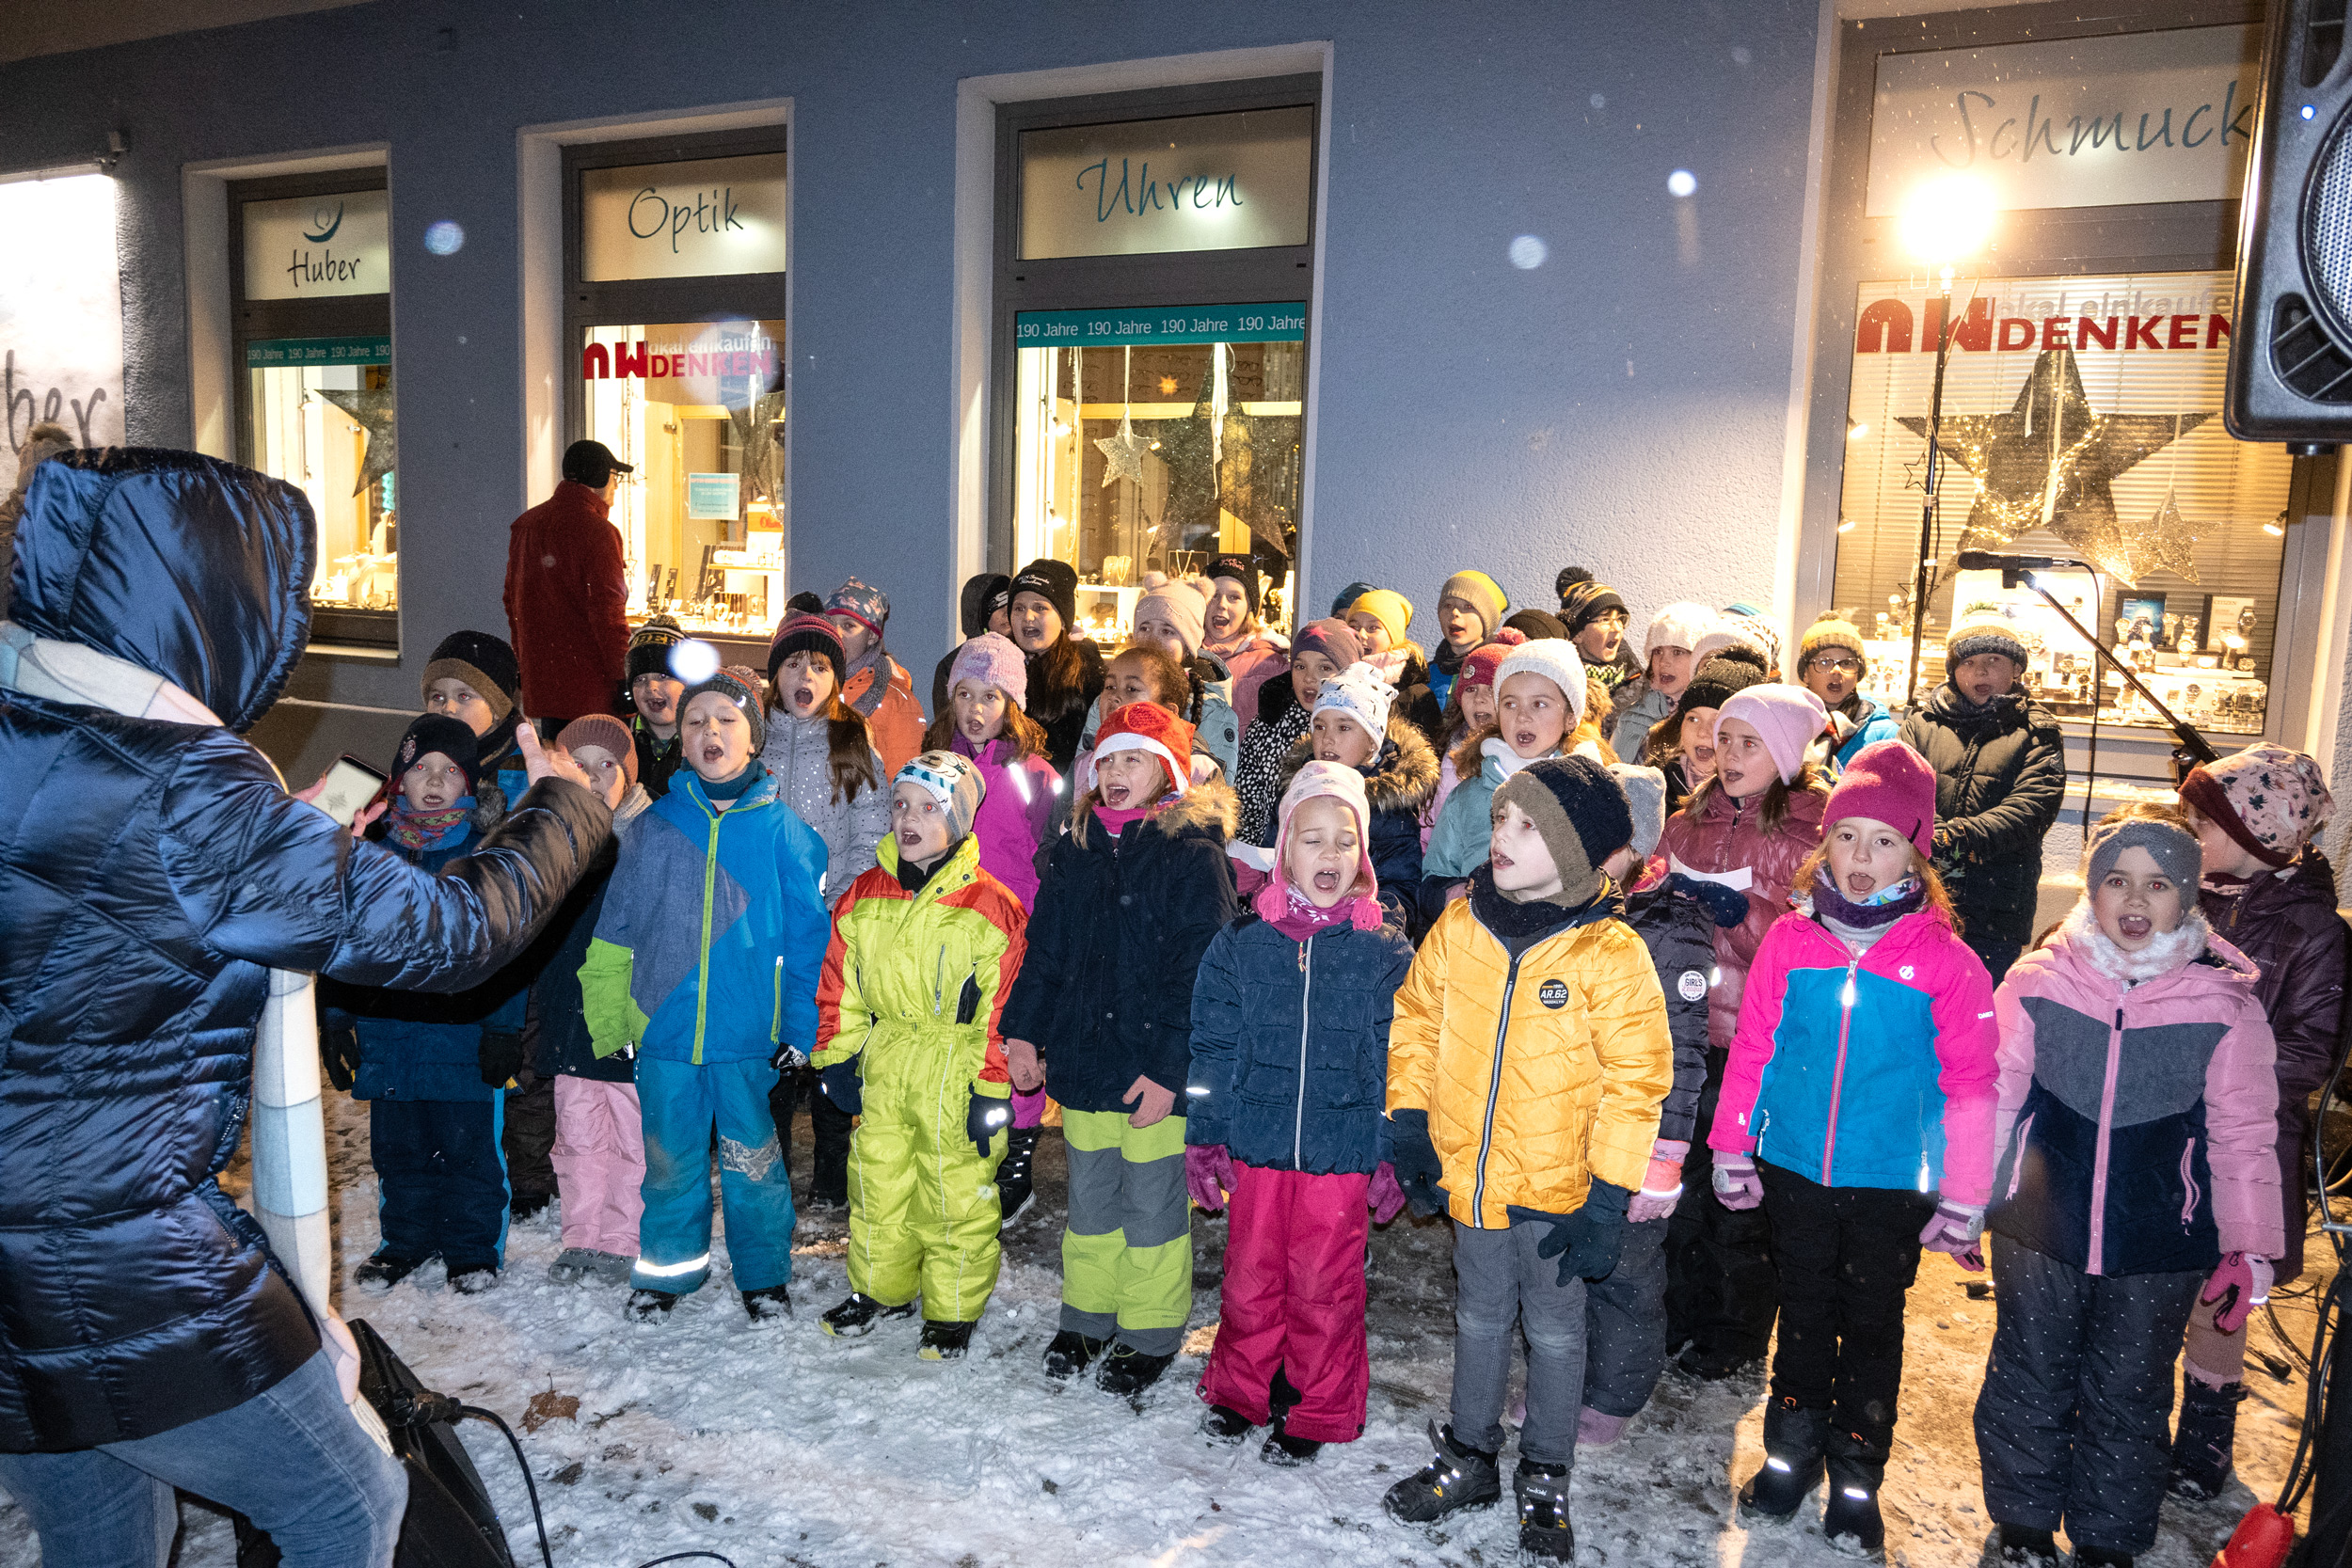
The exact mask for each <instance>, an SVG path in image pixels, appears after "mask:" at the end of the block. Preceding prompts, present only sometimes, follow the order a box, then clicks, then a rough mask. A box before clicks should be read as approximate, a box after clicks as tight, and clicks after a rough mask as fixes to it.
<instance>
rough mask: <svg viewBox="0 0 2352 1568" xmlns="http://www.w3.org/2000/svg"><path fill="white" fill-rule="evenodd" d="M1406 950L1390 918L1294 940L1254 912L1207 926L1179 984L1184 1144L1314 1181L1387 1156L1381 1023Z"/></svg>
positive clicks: (1391, 1010)
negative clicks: (1194, 972) (1213, 1147)
mask: <svg viewBox="0 0 2352 1568" xmlns="http://www.w3.org/2000/svg"><path fill="white" fill-rule="evenodd" d="M1412 967H1413V946H1412V943H1410V942H1406V940H1405V934H1404V932H1403V931H1401V930H1400V929H1398V927H1396V926H1395V925H1394V924H1393V923H1391V924H1390V925H1387V926H1384V927H1381V928H1380V929H1379V930H1376V931H1360V930H1358V929H1357V928H1356V927H1353V926H1347V925H1341V926H1333V927H1326V928H1325V929H1323V930H1321V931H1318V932H1316V933H1315V934H1314V936H1313V937H1311V938H1310V939H1309V940H1308V941H1306V942H1299V941H1297V940H1295V938H1292V937H1288V936H1285V935H1283V934H1282V932H1281V931H1279V929H1277V928H1276V927H1273V926H1270V925H1268V924H1267V923H1266V922H1265V921H1263V920H1262V919H1260V918H1259V917H1258V916H1257V915H1255V914H1245V915H1243V916H1242V917H1241V918H1240V919H1238V920H1236V921H1234V922H1233V923H1232V925H1230V926H1228V927H1225V928H1224V929H1223V930H1221V931H1219V932H1218V933H1217V934H1216V937H1214V938H1213V939H1211V941H1210V942H1209V950H1208V953H1207V954H1206V955H1205V956H1204V957H1203V958H1201V960H1200V975H1199V977H1198V978H1197V979H1196V980H1195V981H1194V982H1193V989H1192V1077H1191V1081H1190V1083H1189V1085H1187V1087H1186V1091H1185V1098H1186V1107H1185V1112H1184V1115H1185V1117H1186V1118H1187V1120H1186V1121H1185V1124H1184V1141H1185V1142H1186V1143H1193V1144H1222V1145H1224V1146H1225V1147H1226V1148H1228V1149H1230V1150H1231V1151H1232V1156H1233V1158H1234V1159H1236V1160H1239V1161H1241V1162H1242V1163H1243V1164H1249V1165H1258V1166H1262V1167H1264V1168H1267V1169H1272V1170H1298V1171H1305V1172H1308V1173H1309V1174H1311V1175H1315V1176H1324V1175H1329V1174H1331V1173H1332V1172H1335V1171H1339V1172H1344V1171H1362V1172H1370V1171H1371V1170H1372V1169H1373V1167H1374V1166H1375V1165H1377V1164H1379V1163H1380V1162H1381V1161H1383V1160H1385V1159H1387V1158H1388V1157H1389V1151H1388V1148H1387V1147H1386V1142H1387V1136H1388V1126H1389V1123H1388V1117H1387V1116H1386V1115H1385V1114H1384V1113H1385V1111H1386V1107H1387V1104H1388V1093H1389V1023H1390V1022H1391V1019H1393V1018H1394V1017H1395V1014H1396V989H1397V987H1399V986H1401V985H1403V984H1404V983H1405V975H1406V972H1407V971H1409V970H1410V969H1411V968H1412Z"/></svg>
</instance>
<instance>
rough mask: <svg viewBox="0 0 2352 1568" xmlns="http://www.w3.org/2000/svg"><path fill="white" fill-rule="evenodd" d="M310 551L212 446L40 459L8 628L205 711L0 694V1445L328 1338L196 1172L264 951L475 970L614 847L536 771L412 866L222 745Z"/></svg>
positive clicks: (403, 971)
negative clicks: (497, 808) (536, 777)
mask: <svg viewBox="0 0 2352 1568" xmlns="http://www.w3.org/2000/svg"><path fill="white" fill-rule="evenodd" d="M317 540H318V529H317V524H316V522H315V521H314V519H313V518H312V516H311V514H310V503H309V502H308V501H306V500H305V499H303V496H302V492H301V491H299V490H297V489H295V488H294V486H293V485H290V484H285V483H280V482H278V481H277V480H274V479H270V478H267V477H266V476H264V475H262V474H257V473H254V472H252V471H251V470H250V469H246V468H240V467H236V466H234V465H233V464H229V463H222V462H219V461H217V460H215V459H213V458H208V457H199V456H196V455H194V454H193V453H187V452H170V451H142V450H136V449H132V450H125V449H119V448H116V449H108V450H106V451H79V452H72V453H69V454H67V455H66V456H63V457H58V458H53V459H51V460H50V461H49V462H46V463H43V464H41V465H40V467H38V468H37V469H35V470H34V476H33V482H32V485H31V487H30V490H29V492H28V494H27V495H26V498H25V510H24V520H23V523H22V526H21V528H20V531H19V532H18V534H17V538H16V560H15V566H14V570H13V574H12V576H11V578H10V586H11V588H12V590H13V604H12V607H11V609H10V610H9V615H10V616H11V618H12V619H13V620H14V621H15V622H16V623H17V624H18V625H19V626H23V627H24V628H25V629H26V630H29V631H31V632H33V633H34V634H36V635H38V636H40V637H44V638H53V639H56V640H58V641H70V642H76V643H80V644H82V645H84V646H86V647H88V648H92V649H95V650H96V651H98V652H100V653H102V654H105V655H108V656H111V657H115V658H118V659H120V660H123V661H124V662H126V663H128V664H131V665H134V666H135V667H137V668H138V669H140V670H144V671H148V672H151V673H154V674H158V675H161V676H162V677H164V678H165V679H167V680H168V681H170V682H172V683H173V684H174V685H175V686H177V687H179V688H180V689H182V690H183V691H185V692H187V693H188V694H189V695H190V696H192V697H194V698H196V699H197V700H198V701H199V702H201V703H202V704H204V705H206V706H207V707H208V708H210V709H211V711H212V712H213V713H214V714H215V715H216V716H217V717H218V719H219V720H220V722H219V723H217V724H204V723H176V722H172V721H166V720H160V719H130V718H124V717H121V716H119V715H118V714H115V713H112V712H109V711H106V710H104V709H101V708H96V707H88V706H83V705H75V704H70V703H62V702H50V701H46V700H43V699H40V698H37V697H28V696H24V695H22V694H8V693H0V909H5V910H6V911H7V914H6V916H5V923H4V924H0V1451H6V1452H10V1453H24V1452H56V1451H61V1450H67V1449H87V1448H93V1447H96V1446H97V1445H99V1444H102V1443H116V1442H122V1441H126V1440H129V1439H135V1438H139V1437H146V1436H151V1435H152V1434H154V1433H160V1432H167V1431H170V1430H171V1429H173V1428H175V1427H179V1426H182V1425H184V1424H186V1423H187V1422H190V1421H194V1420H199V1419H200V1418H204V1417H206V1416H213V1415H217V1414H218V1413H219V1412H221V1411H223V1410H227V1409H229V1408H230V1406H232V1405H237V1404H242V1403H243V1402H246V1400H248V1399H251V1398H252V1397H253V1396H254V1395H256V1394H259V1393H261V1392H262V1390H264V1389H266V1388H269V1387H272V1386H275V1385H277V1384H278V1382H280V1381H282V1380H283V1379H284V1378H285V1377H286V1376H287V1375H288V1374H290V1373H291V1372H293V1371H294V1370H295V1369H296V1368H298V1367H300V1366H301V1365H302V1364H303V1363H304V1362H305V1361H307V1360H309V1359H310V1357H311V1356H312V1355H315V1354H317V1353H318V1346H319V1340H318V1334H317V1332H316V1330H315V1329H314V1328H313V1327H312V1326H311V1323H310V1314H309V1313H308V1311H307V1310H306V1309H305V1308H304V1307H303V1306H302V1303H301V1300H300V1298H299V1297H298V1296H297V1295H296V1294H295V1292H294V1287H293V1286H292V1285H291V1284H290V1283H288V1281H287V1279H286V1277H285V1275H284V1274H283V1273H282V1272H281V1271H280V1270H279V1269H278V1267H277V1266H276V1264H275V1262H274V1260H273V1259H272V1258H271V1257H270V1254H269V1248H268V1243H266V1241H265V1240H264V1239H263V1237H262V1230H261V1227H260V1226H259V1225H258V1224H256V1223H255V1222H254V1220H253V1219H252V1217H251V1216H250V1215H248V1214H246V1212H244V1211H243V1210H241V1209H239V1208H238V1207H237V1206H236V1205H235V1204H234V1203H232V1202H230V1200H229V1198H228V1197H227V1196H224V1195H223V1194H222V1192H221V1190H220V1186H219V1183H218V1180H217V1177H218V1174H219V1172H220V1170H221V1168H222V1167H223V1166H224V1165H226V1164H228V1163H229V1161H230V1158H231V1157H232V1156H233V1155H234V1154H235V1153H236V1150H237V1144H238V1140H239V1137H240V1135H241V1133H242V1132H243V1131H244V1127H245V1118H246V1107H247V1103H248V1098H249V1096H250V1094H251V1092H252V1082H253V1037H254V1032H255V1028H256V1025H257V1024H258V1023H259V1022H260V1019H261V1015H262V1004H263V1002H264V1001H265V1000H266V998H267V995H268V990H269V971H270V969H271V968H273V967H276V968H283V969H290V970H309V971H312V972H315V973H322V974H328V975H331V976H334V977H337V978H341V979H344V980H350V981H354V982H356V983H358V984H362V985H398V986H407V987H413V988H436V989H440V990H451V989H455V988H460V987H465V986H470V985H478V984H480V983H481V982H482V981H483V980H484V979H485V978H487V977H488V976H489V975H491V974H494V973H496V972H497V971H498V970H499V969H500V968H501V967H502V966H503V965H505V964H506V963H508V962H510V961H511V960H512V959H513V958H515V957H516V955H517V954H518V953H520V952H521V951H522V949H523V947H524V946H525V945H526V943H528V942H529V941H530V940H531V936H532V930H533V929H534V927H536V926H537V925H538V924H539V922H540V921H541V920H542V919H544V918H545V916H546V915H547V913H548V911H551V910H552V909H553V908H554V907H555V905H556V904H558V903H560V902H561V901H562V899H563V897H564V892H565V890H566V889H567V888H568V887H569V886H570V885H571V882H572V880H573V879H574V878H575V877H577V876H578V874H579V870H580V865H581V864H582V863H585V861H586V860H587V858H588V856H589V855H590V854H592V853H593V852H594V851H595V849H596V846H597V845H598V844H599V843H600V842H602V841H603V839H604V838H605V836H606V834H607V832H608V824H609V823H610V821H611V814H610V813H609V812H607V811H606V809H605V806H604V803H603V802H602V801H601V800H597V799H596V797H594V796H593V795H591V794H590V793H589V792H588V791H587V790H585V789H582V788H580V786H579V785H577V784H567V783H564V781H563V780H560V779H550V780H548V781H547V782H546V783H544V784H539V785H537V786H536V787H534V788H532V790H530V791H529V792H528V793H527V794H525V795H524V796H523V798H522V799H521V800H519V801H517V802H516V808H515V809H514V810H512V811H511V812H510V813H509V814H508V816H507V818H506V820H505V821H504V822H503V823H502V824H501V826H500V827H499V829H498V830H497V831H496V832H493V833H492V834H491V835H490V837H489V839H488V841H487V842H486V843H485V844H484V845H483V846H482V847H481V849H480V851H479V852H478V853H476V854H474V855H471V856H469V857H468V858H466V859H464V860H461V861H458V862H456V863H454V864H453V865H451V866H449V867H448V868H447V869H446V870H445V871H444V872H443V873H442V874H441V875H440V876H438V877H430V876H427V875H425V874H424V873H423V872H422V871H420V870H419V869H418V868H417V867H415V866H413V865H410V864H409V863H406V862H405V861H403V860H402V859H401V858H400V857H399V856H397V855H395V854H393V853H391V852H390V851H389V850H388V849H385V848H383V847H380V846H378V845H373V844H358V845H355V844H353V843H352V840H351V835H350V834H349V833H347V832H343V830H342V829H341V828H339V827H337V826H336V825H335V823H334V822H333V821H332V820H331V819H329V818H328V817H327V816H326V814H325V813H324V812H321V811H319V810H318V809H317V808H316V807H314V806H310V805H307V804H305V803H303V802H302V801H300V800H294V799H293V798H292V797H290V796H289V795H288V794H287V793H286V790H285V786H284V784H281V783H280V782H279V780H278V772H277V769H275V768H272V767H271V766H270V765H269V763H268V761H267V760H266V759H265V758H263V757H262V754H261V753H260V752H257V751H255V750H254V749H253V748H252V747H251V746H250V745H248V744H247V743H246V741H245V740H244V739H242V738H241V737H240V733H239V732H241V731H243V730H244V729H245V728H246V726H248V725H250V724H251V723H252V722H253V721H255V720H256V719H259V718H260V717H261V716H262V713H264V712H265V711H267V710H268V708H269V706H270V704H271V703H272V702H273V701H274V700H275V699H276V698H277V695H278V689H280V688H281V687H282V686H283V685H284V684H285V680H286V677H287V675H288V673H290V672H291V671H292V670H293V669H294V664H295V662H296V661H297V660H299V659H300V658H301V657H302V652H303V647H304V645H305V643H306V641H308V638H309V634H310V592H309V589H310V573H311V567H312V564H313V559H314V555H315V552H316V549H317ZM5 657H6V656H5V655H0V658H5Z"/></svg>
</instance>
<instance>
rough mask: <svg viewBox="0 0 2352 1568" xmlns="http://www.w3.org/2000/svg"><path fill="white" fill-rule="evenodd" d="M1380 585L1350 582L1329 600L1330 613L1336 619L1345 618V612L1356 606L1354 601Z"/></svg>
mask: <svg viewBox="0 0 2352 1568" xmlns="http://www.w3.org/2000/svg"><path fill="white" fill-rule="evenodd" d="M1379 586H1380V585H1379V584H1378V583H1376V582H1351V583H1349V584H1348V585H1347V586H1346V587H1344V588H1343V589H1341V590H1340V596H1339V597H1338V598H1336V599H1333V600H1332V601H1331V614H1332V616H1333V617H1334V618H1335V619H1337V620H1342V621H1344V620H1345V619H1347V612H1348V611H1349V610H1353V609H1355V608H1356V601H1357V600H1358V599H1360V598H1362V597H1363V596H1364V595H1365V594H1369V593H1371V592H1372V591H1373V590H1374V589H1375V588H1377V587H1379Z"/></svg>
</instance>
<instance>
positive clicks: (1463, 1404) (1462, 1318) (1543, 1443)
mask: <svg viewBox="0 0 2352 1568" xmlns="http://www.w3.org/2000/svg"><path fill="white" fill-rule="evenodd" d="M1549 1234H1551V1227H1550V1226H1549V1225H1547V1224H1544V1223H1542V1222H1539V1221H1534V1220H1527V1221H1522V1222H1521V1223H1519V1224H1518V1225H1515V1226H1513V1227H1511V1228H1509V1229H1508V1230H1478V1229H1473V1228H1472V1227H1470V1226H1467V1225H1464V1224H1462V1223H1461V1222H1460V1221H1459V1220H1456V1221H1455V1222H1454V1409H1453V1418H1454V1438H1455V1439H1456V1440H1457V1441H1459V1442H1462V1443H1465V1444H1468V1445H1469V1446H1470V1447H1471V1448H1473V1449H1479V1450H1480V1451H1482V1452H1485V1453H1493V1452H1495V1451H1496V1450H1498V1449H1501V1448H1502V1397H1503V1393H1504V1391H1505V1389H1506V1388H1507V1386H1508V1385H1509V1381H1510V1376H1511V1324H1512V1323H1514V1322H1515V1321H1516V1322H1517V1323H1518V1325H1519V1327H1520V1328H1521V1330H1522V1331H1524V1332H1525V1334H1526V1335H1527V1424H1526V1425H1525V1426H1523V1427H1521V1428H1520V1429H1519V1458H1520V1459H1522V1460H1533V1461H1534V1462H1535V1463H1536V1464H1538V1465H1573V1464H1575V1463H1576V1421H1577V1416H1578V1413H1579V1411H1580V1410H1581V1408H1582V1405H1583V1403H1584V1281H1582V1280H1581V1279H1576V1278H1570V1279H1569V1281H1568V1282H1567V1283H1566V1284H1565V1285H1563V1284H1561V1283H1560V1259H1557V1258H1538V1257H1536V1256H1535V1247H1536V1245H1537V1243H1540V1242H1542V1241H1543V1239H1544V1238H1545V1237H1546V1236H1549Z"/></svg>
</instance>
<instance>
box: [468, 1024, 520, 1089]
mask: <svg viewBox="0 0 2352 1568" xmlns="http://www.w3.org/2000/svg"><path fill="white" fill-rule="evenodd" d="M528 1059H529V1053H527V1052H526V1051H525V1050H524V1049H523V1037H522V1036H520V1035H517V1034H516V1033H514V1032H513V1031H511V1030H506V1029H485V1030H483V1031H482V1043H481V1045H480V1046H478V1047H476V1048H475V1051H474V1065H475V1066H476V1067H478V1068H479V1069H481V1071H482V1081H483V1082H484V1083H485V1084H487V1085H490V1087H492V1088H494V1089H498V1088H504V1087H505V1086H506V1085H507V1083H508V1082H509V1081H510V1080H512V1079H513V1078H514V1076H515V1074H516V1073H518V1072H520V1071H522V1069H523V1063H524V1062H525V1061H527V1060H528Z"/></svg>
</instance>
